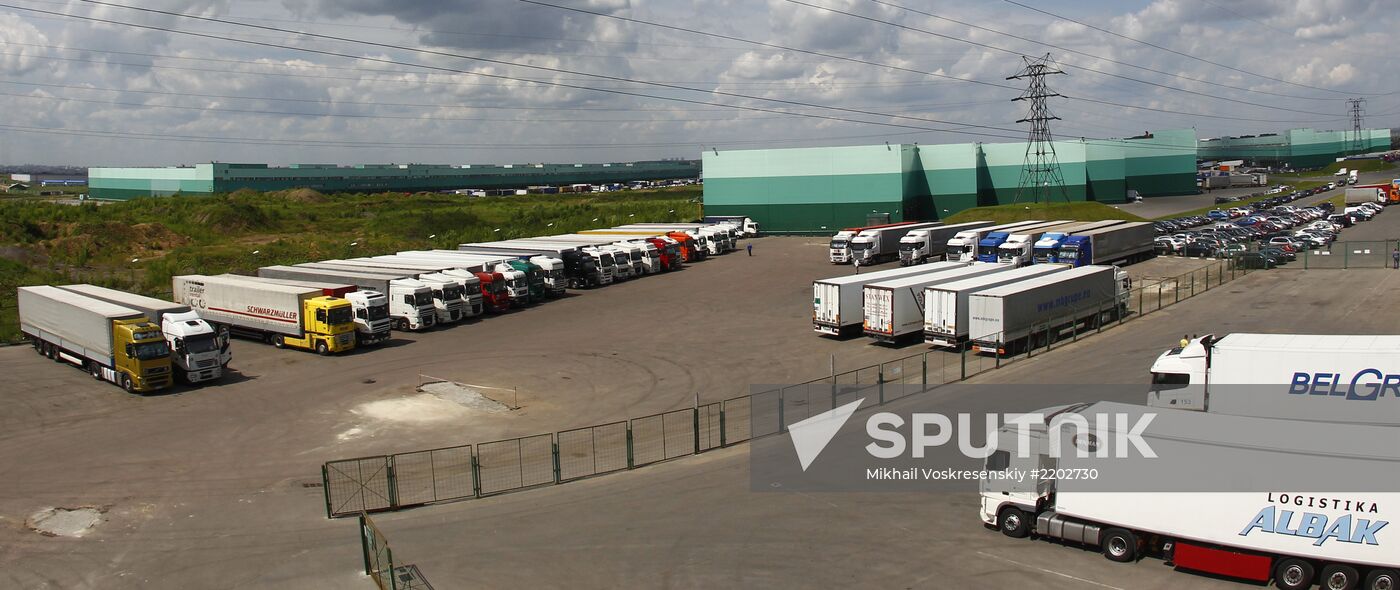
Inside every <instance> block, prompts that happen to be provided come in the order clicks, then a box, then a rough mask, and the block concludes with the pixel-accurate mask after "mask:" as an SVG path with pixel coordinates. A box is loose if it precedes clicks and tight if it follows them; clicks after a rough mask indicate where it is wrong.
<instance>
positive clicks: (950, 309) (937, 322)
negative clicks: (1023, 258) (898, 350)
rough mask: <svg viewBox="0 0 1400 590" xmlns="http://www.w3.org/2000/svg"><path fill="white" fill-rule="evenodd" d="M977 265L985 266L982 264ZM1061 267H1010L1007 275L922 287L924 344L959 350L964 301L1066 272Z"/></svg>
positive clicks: (965, 334)
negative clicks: (974, 295) (981, 293)
mask: <svg viewBox="0 0 1400 590" xmlns="http://www.w3.org/2000/svg"><path fill="white" fill-rule="evenodd" d="M979 264H987V263H985V262H983V263H979ZM998 266H1002V265H998ZM1068 268H1069V267H1068V266H1065V265H1063V264H1042V265H1033V266H1023V267H1021V268H1009V267H1007V270H1006V272H1000V273H996V274H994V275H990V276H981V277H976V278H971V279H964V280H960V281H954V282H947V283H939V284H936V285H930V286H928V287H925V288H924V342H927V343H929V344H932V345H934V346H942V347H946V348H955V349H959V350H961V349H962V347H963V346H965V345H966V344H967V339H968V313H967V300H968V298H969V297H971V296H972V294H973V293H979V292H982V291H985V290H987V289H991V288H993V287H1000V286H1002V285H1010V284H1012V283H1016V282H1019V281H1025V280H1029V279H1033V278H1036V277H1041V276H1045V275H1048V274H1050V273H1053V272H1060V271H1062V270H1066V269H1068Z"/></svg>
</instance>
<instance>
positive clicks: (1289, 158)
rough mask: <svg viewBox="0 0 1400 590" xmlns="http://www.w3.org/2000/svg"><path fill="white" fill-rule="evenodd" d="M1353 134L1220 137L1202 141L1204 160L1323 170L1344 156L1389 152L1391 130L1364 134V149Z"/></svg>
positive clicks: (1305, 132)
mask: <svg viewBox="0 0 1400 590" xmlns="http://www.w3.org/2000/svg"><path fill="white" fill-rule="evenodd" d="M1355 139H1356V134H1355V133H1354V132H1352V131H1316V130H1313V129H1290V130H1288V131H1285V132H1283V133H1267V134H1262V135H1243V136H1239V137H1220V138H1212V139H1202V140H1201V141H1200V157H1201V159H1203V160H1244V161H1245V164H1247V165H1251V166H1282V167H1286V168H1321V167H1323V166H1326V165H1328V164H1331V163H1333V162H1335V161H1337V158H1341V157H1344V156H1349V155H1355V154H1365V153H1370V152H1377V151H1386V150H1389V149H1390V145H1391V144H1390V130H1389V129H1363V130H1361V149H1359V150H1358V149H1356V148H1355V144H1354V140H1355Z"/></svg>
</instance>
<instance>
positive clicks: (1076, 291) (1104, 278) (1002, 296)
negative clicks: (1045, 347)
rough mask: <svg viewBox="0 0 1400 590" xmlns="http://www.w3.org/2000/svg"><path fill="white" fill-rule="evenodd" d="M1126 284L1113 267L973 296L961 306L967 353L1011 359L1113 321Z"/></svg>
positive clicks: (1124, 302)
mask: <svg viewBox="0 0 1400 590" xmlns="http://www.w3.org/2000/svg"><path fill="white" fill-rule="evenodd" d="M1127 280H1128V274H1127V273H1125V272H1123V271H1122V270H1119V269H1118V268H1117V267H1114V266H1083V267H1079V268H1075V269H1070V270H1067V271H1064V272H1058V273H1054V274H1051V275H1048V276H1042V277H1037V278H1034V279H1028V280H1025V281H1020V282H1017V283H1012V284H1010V285H1003V286H1001V287H994V288H991V289H987V290H985V291H980V292H977V293H973V294H972V295H970V296H969V297H968V302H967V304H968V333H969V334H971V338H970V339H971V341H972V350H973V352H985V353H990V354H997V355H1003V354H1016V352H1018V351H1020V350H1022V349H1025V348H1035V347H1037V346H1040V344H1041V343H1042V342H1049V341H1052V340H1055V339H1057V338H1058V337H1059V336H1060V335H1061V334H1062V333H1066V332H1069V331H1071V330H1082V329H1090V328H1093V327H1095V326H1097V325H1099V324H1100V323H1103V322H1108V321H1112V320H1114V319H1117V318H1118V317H1119V316H1120V315H1121V314H1122V313H1123V312H1124V311H1125V310H1126V308H1127V296H1128V291H1127V285H1126V283H1127Z"/></svg>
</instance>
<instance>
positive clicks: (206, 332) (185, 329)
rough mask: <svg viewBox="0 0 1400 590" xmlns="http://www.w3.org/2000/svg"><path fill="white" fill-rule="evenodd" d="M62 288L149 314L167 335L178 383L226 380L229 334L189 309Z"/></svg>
mask: <svg viewBox="0 0 1400 590" xmlns="http://www.w3.org/2000/svg"><path fill="white" fill-rule="evenodd" d="M60 288H61V289H64V290H66V291H72V292H74V293H79V294H82V295H87V296H88V297H92V298H94V299H100V300H102V301H106V302H107V303H114V304H116V305H120V306H122V307H129V308H131V309H134V310H136V311H139V312H141V313H144V314H146V319H148V320H150V321H151V322H152V323H154V324H156V325H158V326H160V331H161V333H162V334H164V335H165V343H166V345H167V346H169V348H170V360H171V364H173V365H174V366H173V367H171V368H172V370H173V371H174V374H175V377H176V379H180V380H183V381H185V382H188V383H201V382H204V381H213V380H215V379H218V378H219V377H222V376H223V374H224V368H225V367H227V366H228V364H229V361H231V360H233V352H232V351H231V350H229V342H228V333H227V332H224V333H221V332H219V331H218V330H215V329H214V327H213V326H211V325H209V322H206V321H204V320H203V319H201V318H200V317H199V314H197V313H195V312H194V310H192V309H190V306H188V305H183V304H179V303H175V302H172V301H165V300H163V299H156V298H154V297H147V296H145V295H137V294H135V293H127V292H126V291H118V290H116V289H108V288H106V287H99V286H97V285H64V286H62V287H60Z"/></svg>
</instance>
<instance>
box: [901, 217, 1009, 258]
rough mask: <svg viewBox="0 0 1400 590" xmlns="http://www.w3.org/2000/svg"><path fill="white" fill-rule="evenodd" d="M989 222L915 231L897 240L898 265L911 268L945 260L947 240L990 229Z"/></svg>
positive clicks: (975, 222) (957, 224) (940, 226)
mask: <svg viewBox="0 0 1400 590" xmlns="http://www.w3.org/2000/svg"><path fill="white" fill-rule="evenodd" d="M992 225H994V223H993V222H991V221H969V222H967V223H955V224H952V225H938V226H934V227H926V228H923V229H916V230H913V231H910V232H909V233H907V234H905V235H904V237H902V238H900V239H899V265H900V266H911V265H915V264H923V263H925V262H929V261H938V260H947V258H946V256H947V253H948V240H951V239H953V237H954V236H956V235H958V234H959V233H960V232H964V231H969V230H975V229H980V228H984V227H991V226H992Z"/></svg>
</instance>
